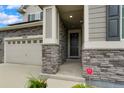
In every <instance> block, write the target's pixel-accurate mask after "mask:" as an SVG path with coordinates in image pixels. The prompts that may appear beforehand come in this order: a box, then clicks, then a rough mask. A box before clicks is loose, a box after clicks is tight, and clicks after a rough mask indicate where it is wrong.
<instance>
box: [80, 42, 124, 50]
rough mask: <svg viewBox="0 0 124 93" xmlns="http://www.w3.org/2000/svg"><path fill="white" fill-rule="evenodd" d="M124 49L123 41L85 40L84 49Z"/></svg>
mask: <svg viewBox="0 0 124 93" xmlns="http://www.w3.org/2000/svg"><path fill="white" fill-rule="evenodd" d="M108 48H109V49H124V42H123V41H89V42H84V46H83V47H82V49H108Z"/></svg>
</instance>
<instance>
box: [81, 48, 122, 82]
mask: <svg viewBox="0 0 124 93" xmlns="http://www.w3.org/2000/svg"><path fill="white" fill-rule="evenodd" d="M82 65H83V70H84V71H83V77H85V78H87V74H86V73H85V68H86V67H91V68H93V70H94V74H93V75H92V76H90V77H91V78H92V79H94V80H107V81H112V82H116V81H124V49H84V50H82Z"/></svg>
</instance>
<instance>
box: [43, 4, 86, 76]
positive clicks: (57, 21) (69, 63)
mask: <svg viewBox="0 0 124 93" xmlns="http://www.w3.org/2000/svg"><path fill="white" fill-rule="evenodd" d="M43 9H44V18H43V19H44V25H43V59H42V60H43V64H42V68H43V69H42V72H43V73H48V74H56V73H57V72H58V73H57V74H63V75H70V76H77V77H81V70H80V64H81V63H82V62H81V54H82V53H81V51H82V46H83V42H84V22H83V21H84V6H82V5H64V6H63V5H57V6H46V7H44V8H43ZM51 13H52V14H51ZM50 15H51V16H50ZM51 29H52V30H51ZM77 60H78V61H77Z"/></svg>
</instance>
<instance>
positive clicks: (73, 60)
mask: <svg viewBox="0 0 124 93" xmlns="http://www.w3.org/2000/svg"><path fill="white" fill-rule="evenodd" d="M66 62H81V59H66Z"/></svg>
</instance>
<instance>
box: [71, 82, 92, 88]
mask: <svg viewBox="0 0 124 93" xmlns="http://www.w3.org/2000/svg"><path fill="white" fill-rule="evenodd" d="M72 88H93V86H90V85H87V84H85V83H84V84H76V85H74V86H72Z"/></svg>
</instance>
